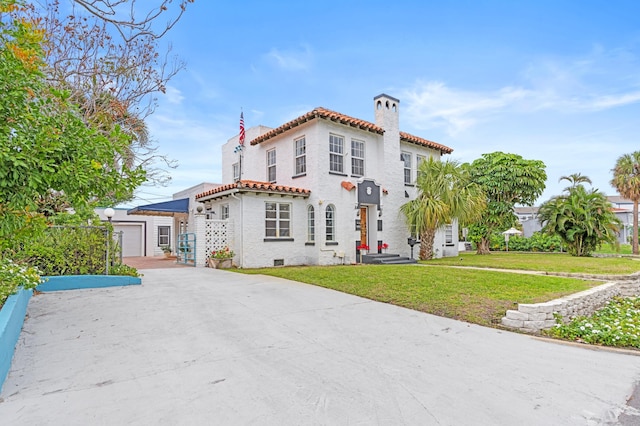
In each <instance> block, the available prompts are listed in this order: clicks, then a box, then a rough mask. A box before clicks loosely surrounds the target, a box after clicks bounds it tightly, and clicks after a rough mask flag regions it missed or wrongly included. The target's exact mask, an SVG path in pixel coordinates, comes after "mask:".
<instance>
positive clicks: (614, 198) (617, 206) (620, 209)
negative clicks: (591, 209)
mask: <svg viewBox="0 0 640 426" xmlns="http://www.w3.org/2000/svg"><path fill="white" fill-rule="evenodd" d="M607 200H609V202H610V203H611V205H612V206H613V212H614V213H615V215H616V217H617V218H618V219H620V221H621V222H622V227H621V228H620V232H618V241H619V242H620V244H629V243H630V242H631V238H632V237H633V201H631V200H628V199H626V198H624V197H621V196H619V195H609V196H607Z"/></svg>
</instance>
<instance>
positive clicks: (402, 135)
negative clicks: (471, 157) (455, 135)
mask: <svg viewBox="0 0 640 426" xmlns="http://www.w3.org/2000/svg"><path fill="white" fill-rule="evenodd" d="M400 140H401V141H404V142H409V143H413V144H416V145H422V146H426V147H428V148H433V149H437V150H438V151H440V152H441V153H443V154H451V153H452V152H453V149H452V148H449V147H448V146H445V145H442V144H439V143H437V142H433V141H430V140H427V139H423V138H420V137H418V136H413V135H410V134H409V133H406V132H400Z"/></svg>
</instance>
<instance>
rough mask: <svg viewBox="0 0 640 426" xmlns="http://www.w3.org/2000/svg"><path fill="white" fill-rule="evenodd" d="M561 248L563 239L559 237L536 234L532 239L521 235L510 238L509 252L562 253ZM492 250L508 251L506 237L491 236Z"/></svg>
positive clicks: (499, 235) (497, 234)
mask: <svg viewBox="0 0 640 426" xmlns="http://www.w3.org/2000/svg"><path fill="white" fill-rule="evenodd" d="M561 247H562V239H560V237H558V236H557V235H553V236H550V235H546V234H543V233H541V232H534V233H533V235H532V236H531V237H522V236H519V235H512V236H511V237H509V251H535V252H555V251H560V249H561ZM491 250H496V251H504V250H506V244H505V241H504V235H502V234H501V233H495V234H493V235H492V236H491Z"/></svg>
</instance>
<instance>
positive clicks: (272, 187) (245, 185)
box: [196, 180, 311, 200]
mask: <svg viewBox="0 0 640 426" xmlns="http://www.w3.org/2000/svg"><path fill="white" fill-rule="evenodd" d="M231 189H240V190H242V189H244V190H245V191H246V190H259V191H265V192H278V193H284V194H297V195H301V196H303V197H308V196H309V194H310V193H311V191H310V190H308V189H302V188H295V187H293V186H285V185H277V184H275V183H269V182H258V181H255V180H240V181H238V182H234V183H228V184H226V185H221V186H218V187H217V188H213V189H210V190H209V191H207V192H203V193H201V194H198V195H196V200H197V199H199V198H204V197H208V196H210V195H214V194H219V193H221V192H225V191H229V190H231Z"/></svg>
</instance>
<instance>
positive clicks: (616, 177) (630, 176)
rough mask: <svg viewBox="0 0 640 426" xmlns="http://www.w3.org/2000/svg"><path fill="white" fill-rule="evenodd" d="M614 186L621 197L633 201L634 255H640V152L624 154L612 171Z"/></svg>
mask: <svg viewBox="0 0 640 426" xmlns="http://www.w3.org/2000/svg"><path fill="white" fill-rule="evenodd" d="M612 172H613V179H611V185H612V186H614V187H615V188H616V189H617V190H618V192H619V193H620V195H621V196H623V197H624V198H627V199H629V200H631V201H633V240H632V244H631V246H632V248H633V254H638V201H640V151H636V152H633V153H631V154H624V155H623V156H621V157H620V158H618V161H616V166H615V167H614V168H613V169H612Z"/></svg>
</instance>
